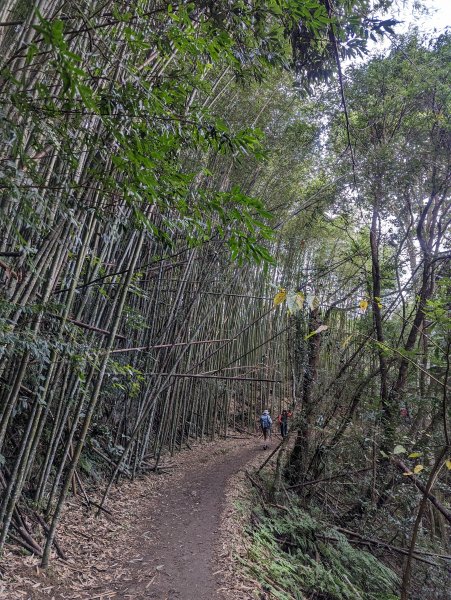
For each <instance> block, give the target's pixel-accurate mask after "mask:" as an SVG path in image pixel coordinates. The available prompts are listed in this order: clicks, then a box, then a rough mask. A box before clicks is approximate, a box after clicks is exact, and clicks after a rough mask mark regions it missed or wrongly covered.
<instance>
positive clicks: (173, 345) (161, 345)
mask: <svg viewBox="0 0 451 600" xmlns="http://www.w3.org/2000/svg"><path fill="white" fill-rule="evenodd" d="M229 341H230V339H229V338H224V339H222V340H200V341H198V342H177V343H175V344H157V345H156V346H137V347H135V348H116V350H112V351H111V354H118V353H121V352H134V351H139V350H158V349H160V348H174V347H175V346H195V345H198V344H217V343H220V342H229Z"/></svg>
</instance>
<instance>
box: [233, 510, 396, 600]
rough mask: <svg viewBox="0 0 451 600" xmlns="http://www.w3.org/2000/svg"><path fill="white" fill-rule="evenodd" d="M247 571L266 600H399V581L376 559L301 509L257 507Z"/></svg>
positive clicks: (253, 519)
mask: <svg viewBox="0 0 451 600" xmlns="http://www.w3.org/2000/svg"><path fill="white" fill-rule="evenodd" d="M251 521H252V525H251V526H250V527H251V530H250V531H249V534H250V538H251V546H250V548H249V552H248V558H247V560H246V561H245V565H246V568H247V569H249V571H250V572H251V573H252V575H253V577H254V578H255V577H256V578H257V579H258V580H259V582H260V583H261V585H262V587H263V589H265V590H266V591H267V593H268V596H267V597H268V598H271V599H272V598H277V599H278V600H397V599H398V596H397V595H396V593H395V589H396V587H397V584H398V583H399V582H398V577H397V575H396V574H395V573H394V572H393V571H392V570H391V569H389V568H388V567H387V566H385V565H384V564H382V563H381V562H380V561H379V560H378V559H377V558H376V557H374V556H373V555H372V554H370V553H368V552H365V551H363V550H360V549H358V548H354V547H353V546H351V544H349V542H348V541H347V539H346V537H345V536H344V535H343V534H341V533H340V532H339V531H337V530H336V529H334V528H333V527H331V526H329V525H325V524H323V523H320V522H319V521H318V520H315V519H314V518H313V517H311V516H310V515H309V514H307V513H306V512H305V511H304V510H302V509H301V508H300V507H298V506H291V507H290V508H289V509H286V510H283V509H282V508H281V507H274V506H267V505H264V506H263V505H262V504H258V505H257V506H254V509H253V512H252V519H251Z"/></svg>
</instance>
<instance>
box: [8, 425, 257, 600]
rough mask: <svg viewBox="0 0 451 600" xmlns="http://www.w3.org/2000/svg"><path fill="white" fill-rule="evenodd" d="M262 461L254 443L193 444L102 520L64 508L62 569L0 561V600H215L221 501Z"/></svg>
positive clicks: (119, 495) (76, 507)
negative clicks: (241, 473)
mask: <svg viewBox="0 0 451 600" xmlns="http://www.w3.org/2000/svg"><path fill="white" fill-rule="evenodd" d="M265 455H266V453H265V452H263V451H262V444H261V441H260V440H259V439H258V438H257V437H254V436H249V437H241V436H240V437H239V438H238V439H236V438H228V439H222V440H217V441H215V442H209V443H204V444H198V445H196V446H194V447H193V449H192V450H189V451H183V452H181V453H178V454H177V455H175V456H174V457H173V458H170V457H166V458H165V459H164V460H163V461H162V462H163V463H164V464H166V465H168V464H169V463H170V464H171V467H173V468H171V469H168V470H167V471H166V472H165V473H163V474H160V475H156V474H153V473H152V474H150V475H148V476H146V477H143V478H141V479H138V480H135V481H134V482H123V483H121V484H120V485H119V486H116V487H115V488H114V489H113V490H112V493H111V496H110V499H109V502H108V504H107V507H108V510H109V511H110V514H111V516H109V515H108V514H105V513H102V516H101V518H98V517H96V516H95V512H94V511H90V512H86V507H83V506H82V505H81V504H80V502H79V501H77V499H72V500H71V502H69V503H68V506H67V509H66V512H65V515H64V518H63V520H62V527H61V529H60V531H59V539H60V543H61V545H62V546H63V548H64V550H65V552H66V555H67V557H68V560H67V561H61V560H58V559H57V558H56V557H54V559H53V561H52V563H51V566H50V569H49V570H48V571H42V570H41V569H40V568H39V559H38V558H37V557H30V556H28V557H23V556H20V555H18V554H15V553H11V552H7V553H6V556H5V557H4V565H3V568H4V573H3V575H4V576H3V578H2V580H0V599H1V600H3V599H7V600H19V599H20V600H41V599H42V600H144V599H146V600H150V599H153V600H215V599H216V600H223V598H224V596H223V592H222V591H221V587H222V589H223V590H224V587H225V584H224V580H221V573H220V572H221V571H222V569H223V568H225V569H226V570H228V571H229V567H230V564H229V562H228V561H229V560H230V558H229V557H225V556H222V557H221V556H220V554H221V553H223V549H224V542H226V541H227V535H224V532H221V531H220V522H221V517H222V513H223V509H224V507H225V499H226V493H230V492H234V490H233V489H232V488H231V487H230V486H233V480H234V479H235V478H233V476H234V475H235V474H236V473H238V472H239V471H242V470H243V469H244V467H245V466H246V465H247V464H250V463H252V462H254V463H255V460H256V459H257V462H258V461H259V459H260V457H261V459H262V460H263V459H264V457H265ZM231 480H232V481H231ZM94 497H96V496H94ZM227 506H228V504H227ZM226 545H227V544H226ZM228 597H229V598H230V595H229V596H228Z"/></svg>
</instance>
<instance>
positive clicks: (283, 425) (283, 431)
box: [277, 410, 293, 438]
mask: <svg viewBox="0 0 451 600" xmlns="http://www.w3.org/2000/svg"><path fill="white" fill-rule="evenodd" d="M292 414H293V413H292V412H289V411H288V410H283V411H282V414H281V415H279V416H278V417H277V420H278V421H279V425H280V435H281V436H282V437H283V438H285V437H287V435H288V419H289V418H290V417H291V416H292Z"/></svg>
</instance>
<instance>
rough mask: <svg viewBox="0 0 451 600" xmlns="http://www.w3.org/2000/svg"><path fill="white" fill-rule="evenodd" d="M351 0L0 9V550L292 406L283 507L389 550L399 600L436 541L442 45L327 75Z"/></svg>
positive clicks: (445, 201) (441, 407)
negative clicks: (420, 550) (74, 506)
mask: <svg viewBox="0 0 451 600" xmlns="http://www.w3.org/2000/svg"><path fill="white" fill-rule="evenodd" d="M31 4H34V5H33V6H31ZM374 8H377V6H376V7H375V6H372V5H371V3H366V2H355V3H341V2H340V3H337V6H336V7H335V8H334V7H331V5H329V3H327V2H326V3H324V2H311V3H307V2H297V1H295V0H292V1H286V2H275V1H274V2H272V1H268V2H259V3H255V4H254V3H251V2H249V3H241V2H236V3H235V2H230V3H228V2H224V3H222V2H214V3H209V2H193V3H189V4H188V3H180V4H173V5H171V4H169V3H165V2H153V1H144V0H142V1H139V2H123V3H121V2H117V3H113V4H111V5H110V4H108V5H105V4H103V3H102V2H97V1H95V0H86V1H84V2H76V3H70V5H68V4H67V3H65V2H60V1H59V0H40V1H39V2H35V3H27V2H23V1H21V0H7V1H6V2H3V4H2V5H1V6H0V50H1V52H0V55H1V56H2V59H1V60H2V62H1V65H2V67H1V83H2V85H1V92H0V103H1V105H0V136H1V155H0V161H1V163H0V164H1V166H0V172H1V181H0V186H1V188H0V193H1V197H0V198H1V199H0V210H1V214H0V217H1V221H0V277H1V284H2V289H1V292H0V303H1V304H0V336H1V342H0V344H1V345H0V398H1V400H0V410H1V412H0V458H1V478H0V487H1V489H2V503H1V510H0V521H1V523H2V530H1V532H2V533H1V537H0V548H3V546H4V544H5V543H6V542H13V541H14V542H15V543H18V544H20V545H21V546H22V547H23V548H25V549H27V550H28V551H30V552H33V553H36V554H39V555H41V556H42V561H43V565H44V566H45V565H47V564H48V561H49V558H50V553H51V551H53V550H52V548H54V538H55V534H56V532H57V527H58V522H59V518H60V516H61V511H62V510H63V507H64V503H65V501H66V499H67V497H68V495H69V494H77V495H80V496H81V497H82V498H84V499H85V501H86V502H87V503H88V504H89V497H88V492H89V490H88V492H87V482H90V483H94V484H95V485H96V486H97V487H98V488H99V487H101V489H102V490H103V491H104V497H103V501H102V505H101V506H99V507H98V508H99V510H102V506H103V503H105V502H107V499H108V493H109V491H110V489H111V486H112V485H113V484H115V483H116V482H117V481H118V480H119V479H120V478H121V477H128V478H133V477H135V476H137V475H139V474H141V473H142V472H144V471H147V470H149V469H155V470H156V469H157V468H158V466H159V465H160V461H161V460H162V456H164V454H165V453H167V452H171V453H173V452H175V451H176V450H180V449H182V448H184V447H185V446H189V444H190V440H206V439H208V440H211V439H214V438H215V436H223V435H227V434H228V433H229V432H230V431H231V430H232V429H234V430H238V431H250V432H254V431H255V427H256V419H257V417H258V415H259V414H260V412H261V411H262V409H263V408H270V409H271V412H272V413H273V414H276V413H278V412H279V411H280V410H281V408H282V407H285V406H290V407H295V416H294V418H293V427H292V430H293V436H292V437H291V438H289V439H288V440H287V441H286V442H284V444H282V446H281V450H280V453H279V455H278V462H277V465H278V468H277V474H276V480H275V481H274V484H273V490H272V492H273V493H274V494H275V495H276V496H277V494H281V498H282V500H281V499H280V498H278V500H280V501H285V499H286V496H287V494H288V491H287V490H288V489H292V490H295V492H290V493H296V495H297V497H299V498H300V500H301V502H302V503H303V505H304V506H305V507H308V509H309V510H311V511H313V512H315V511H320V514H322V515H324V516H325V517H327V518H328V519H331V520H333V521H335V522H337V523H340V524H341V525H342V526H344V527H352V526H354V527H362V528H363V529H364V530H365V531H367V532H368V535H369V536H370V537H371V536H373V537H378V538H381V539H382V538H383V539H385V540H390V544H392V543H395V545H397V546H399V547H402V548H403V549H404V556H406V555H407V561H406V564H402V563H401V561H399V562H398V563H397V565H396V566H397V567H398V568H399V572H400V573H401V572H403V573H404V576H403V578H404V581H403V585H402V588H403V595H404V596H403V597H404V598H407V597H408V596H407V593H408V589H409V585H410V577H411V572H412V566H411V563H412V560H415V559H416V558H417V557H418V555H415V552H414V551H415V546H416V545H417V544H418V543H420V542H421V544H422V546H423V547H424V548H426V550H425V551H430V552H432V553H433V554H434V555H437V554H444V553H446V552H447V547H448V541H447V540H448V536H449V523H450V509H449V502H448V501H447V498H446V496H447V494H449V474H448V469H449V466H447V465H448V463H447V462H446V460H447V459H449V453H450V442H449V398H448V396H447V391H446V390H447V386H448V381H449V367H450V363H449V349H450V337H449V335H450V334H449V313H448V311H449V281H450V280H449V247H448V246H447V244H448V243H449V233H448V227H449V207H450V203H449V191H450V188H449V185H450V181H451V179H450V162H449V150H450V128H449V86H448V85H447V84H449V69H447V67H446V65H447V63H448V61H449V52H450V51H449V48H450V41H449V37H447V36H442V37H441V38H439V39H438V40H435V41H433V42H430V43H429V45H428V42H426V41H424V40H421V39H420V38H419V37H418V36H415V35H414V36H412V37H411V38H407V39H402V40H399V42H397V44H398V45H396V44H395V45H394V46H393V47H392V49H391V52H390V54H389V55H388V56H386V57H385V58H382V57H380V58H377V59H374V60H373V61H371V62H370V63H369V65H362V66H360V67H358V68H357V67H355V68H349V69H348V70H347V71H346V73H343V70H342V68H341V61H342V59H344V58H350V57H353V56H355V55H356V54H358V53H359V52H362V51H363V50H364V46H365V43H366V39H367V37H368V36H369V35H371V36H373V37H374V36H375V35H376V34H378V33H380V32H381V31H382V30H384V29H387V30H388V31H391V29H390V24H392V22H391V21H380V20H379V19H378V18H376V16H375V13H374V12H373V13H372V12H370V9H374ZM350 14H354V19H353V20H352V19H351V20H350V19H349V16H350ZM331 23H334V25H333V26H331ZM384 24H385V25H384ZM323 34H324V36H323V37H321V36H322V35H323ZM324 40H326V42H325V43H323V42H324ZM334 73H336V74H337V75H338V77H337V78H336V79H335V78H334ZM293 81H294V82H295V85H294V86H293ZM325 82H326V83H328V85H324V83H325ZM307 92H308V93H307ZM276 293H278V300H277V302H276V303H274V296H275V295H276ZM287 308H288V311H287ZM343 473H344V474H345V476H346V477H347V478H348V482H347V483H348V485H347V487H346V488H345V492H343V485H342V484H343V482H342V480H340V476H341V475H343ZM406 473H407V475H406ZM419 502H420V509H419V510H417V505H418V503H419ZM447 502H448V503H447ZM412 515H414V517H412ZM387 523H390V527H391V528H392V529H393V531H391V529H390V527H387ZM38 530H40V533H39V534H37V532H38ZM43 534H45V535H43ZM392 534H393V535H394V536H395V537H393V535H392ZM36 539H39V540H41V539H46V542H45V543H44V544H40V543H38V542H37V541H36ZM54 549H55V551H58V549H57V548H54ZM436 568H438V569H439V573H438V575H437V577H436V579H437V581H440V583H439V584H436V582H435V583H434V584H430V583H428V584H427V585H428V586H429V587H428V588H427V589H428V593H429V594H430V596H429V597H430V598H440V593H441V591H440V590H442V589H444V587H440V586H442V585H443V586H445V585H446V581H445V579H446V575H444V576H442V573H441V571H440V568H442V570H443V572H445V573H446V570H445V569H444V568H443V567H442V565H441V563H440V564H439V566H438V567H436ZM414 577H416V579H415V583H416V584H417V585H418V586H419V585H426V583H425V581H426V582H427V578H428V575H427V573H426V571H424V570H421V569H418V572H416V573H415V574H414ZM434 577H435V576H434ZM434 585H435V586H436V591H435V588H434ZM434 593H436V595H433V594H434ZM415 597H416V596H415Z"/></svg>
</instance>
